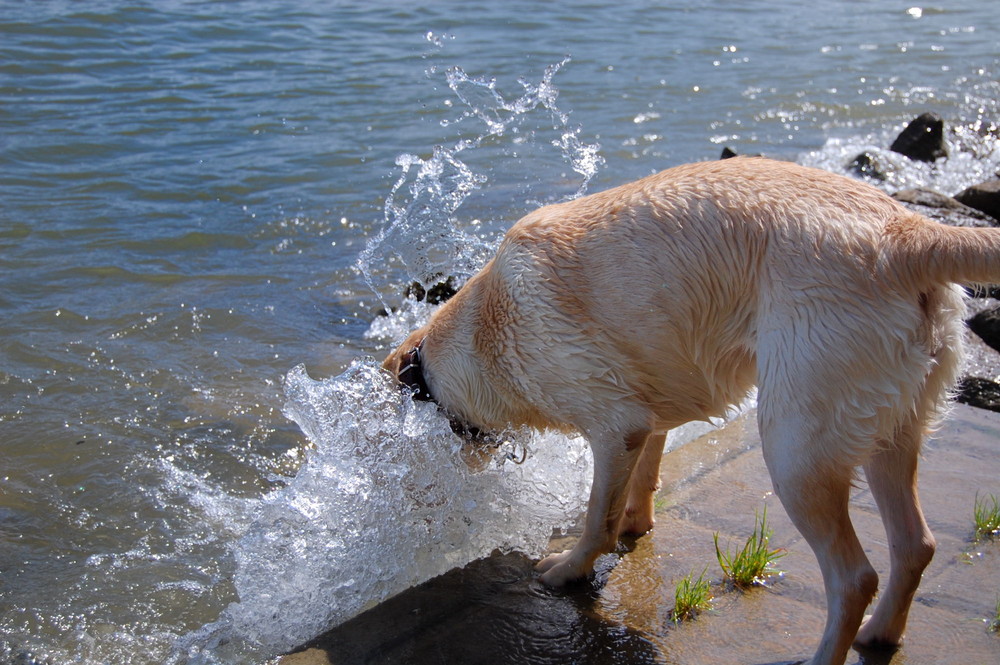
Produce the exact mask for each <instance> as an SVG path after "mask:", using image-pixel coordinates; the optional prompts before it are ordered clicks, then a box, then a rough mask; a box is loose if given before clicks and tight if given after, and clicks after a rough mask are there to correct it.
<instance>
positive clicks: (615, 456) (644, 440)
mask: <svg viewBox="0 0 1000 665" xmlns="http://www.w3.org/2000/svg"><path fill="white" fill-rule="evenodd" d="M995 282H1000V230H993V229H987V230H983V229H958V228H951V227H946V226H943V225H940V224H938V223H936V222H933V221H930V220H928V219H926V218H923V217H921V216H919V215H917V214H915V213H912V212H910V211H908V210H906V209H905V208H903V207H902V206H900V205H899V204H897V203H896V202H895V201H893V200H892V199H891V198H890V197H888V196H886V195H885V194H883V193H882V192H880V191H878V190H876V189H874V188H872V187H869V186H868V185H865V184H863V183H860V182H857V181H854V180H851V179H848V178H844V177H841V176H837V175H833V174H830V173H827V172H824V171H820V170H815V169H810V168H806V167H802V166H797V165H794V164H790V163H783V162H776V161H770V160H765V159H757V158H739V159H732V160H724V161H719V162H713V163H700V164H692V165H686V166H680V167H676V168H673V169H669V170H667V171H664V172H662V173H659V174H656V175H652V176H649V177H647V178H644V179H642V180H639V181H637V182H633V183H630V184H627V185H623V186H621V187H617V188H614V189H611V190H608V191H605V192H601V193H598V194H593V195H590V196H587V197H583V198H580V199H577V200H574V201H570V202H567V203H560V204H556V205H551V206H546V207H543V208H541V209H539V210H536V211H534V212H532V213H530V214H528V215H527V216H525V217H524V218H523V219H521V220H520V221H519V222H517V224H515V225H514V226H513V227H512V228H511V229H510V231H509V232H508V233H507V235H506V237H505V239H504V240H503V242H502V244H501V246H500V248H499V250H498V251H497V254H496V256H495V257H494V258H493V259H492V260H491V261H490V262H489V264H488V265H486V267H485V268H483V270H482V271H481V272H479V273H478V274H477V275H476V276H474V277H473V278H472V279H471V280H470V281H469V282H468V283H467V284H466V285H465V286H464V287H463V288H462V289H461V290H460V291H459V292H458V293H457V295H455V297H454V298H452V299H451V300H450V301H448V302H447V303H446V304H445V305H443V306H442V307H441V308H440V309H439V310H438V311H437V312H436V313H435V314H434V316H433V317H432V318H431V320H430V322H429V323H428V324H427V325H425V326H424V327H422V328H421V329H419V330H417V331H415V332H414V333H413V334H412V335H410V337H409V338H408V339H407V340H406V341H405V342H403V344H402V345H401V346H400V347H399V348H398V349H397V350H396V351H394V352H393V353H392V354H390V355H389V357H388V358H387V359H386V361H385V363H384V366H385V368H386V369H388V370H389V371H390V372H392V373H393V375H398V373H399V371H400V370H401V369H402V365H403V363H404V361H405V359H406V357H407V356H408V354H411V353H412V351H413V349H415V348H418V347H419V350H420V353H419V358H420V361H421V366H420V369H421V371H422V378H423V380H424V381H425V382H426V386H427V388H428V390H429V393H430V394H431V395H432V396H433V399H434V400H436V401H437V402H438V403H439V404H440V405H441V407H442V408H443V409H444V410H446V411H447V412H448V413H449V414H450V416H451V417H453V418H456V419H458V420H460V421H462V422H464V423H467V424H468V425H470V426H474V427H477V428H482V429H492V428H502V427H505V426H509V425H529V426H533V427H538V428H561V429H572V430H577V431H580V432H582V433H583V434H584V435H586V437H587V439H588V441H589V443H590V446H591V448H592V450H593V455H594V463H595V468H594V480H593V486H592V489H591V495H590V502H589V505H588V511H587V517H586V521H585V527H584V530H583V534H582V536H581V537H580V539H579V541H578V542H577V544H576V545H575V546H574V547H573V548H572V549H571V550H567V551H566V552H563V553H561V554H554V555H551V556H548V557H546V558H545V559H543V560H542V561H541V562H539V563H538V566H537V570H538V571H539V572H540V574H541V579H542V581H544V582H545V583H547V584H550V585H553V586H559V585H562V584H565V583H566V582H568V581H570V580H573V579H576V578H580V577H583V576H586V575H587V574H588V573H589V572H590V571H591V569H592V566H593V563H594V560H595V559H596V558H597V557H598V556H599V555H600V554H602V553H605V552H608V551H610V550H611V549H612V548H613V547H614V546H615V544H616V541H617V538H618V536H619V535H620V534H623V533H643V532H645V531H646V530H648V529H650V528H651V527H652V526H653V494H654V492H655V491H656V489H657V487H658V484H659V477H658V476H659V464H660V460H661V457H662V450H663V444H664V439H665V436H666V432H667V431H668V430H670V429H671V428H673V427H676V426H678V425H681V424H683V423H685V422H688V421H691V420H702V419H706V418H708V417H710V416H718V415H721V414H723V413H725V412H726V410H727V409H728V408H729V407H730V406H731V405H733V404H736V403H738V402H740V401H741V400H743V399H744V398H745V397H746V395H747V394H748V391H750V390H751V389H752V387H753V386H754V385H756V386H757V387H758V395H757V402H758V407H757V419H758V424H759V429H760V433H761V438H762V441H763V452H764V457H765V461H766V464H767V468H768V471H769V473H770V475H771V479H772V483H773V485H774V490H775V493H776V495H777V496H778V497H779V499H780V500H781V503H782V505H783V506H784V508H785V510H786V511H787V513H788V515H789V516H790V517H791V519H792V521H793V522H794V524H795V525H796V527H797V528H798V529H799V531H800V532H801V533H802V535H803V536H804V537H805V538H806V540H807V541H808V543H809V545H810V546H811V547H812V549H813V551H814V552H815V554H816V556H817V558H818V560H819V564H820V567H821V569H822V572H823V579H824V585H825V588H826V593H827V623H826V628H825V631H824V633H823V638H822V641H821V643H820V646H819V648H818V650H817V651H816V653H815V654H814V655H813V658H812V659H811V661H810V662H811V663H814V664H817V665H818V664H835V665H839V664H840V663H843V662H844V660H845V658H846V655H847V652H848V650H849V648H850V646H851V644H852V643H858V644H863V645H868V646H877V645H896V644H899V643H900V640H901V639H902V636H903V630H904V626H905V623H906V617H907V612H908V610H909V606H910V602H911V600H912V598H913V595H914V593H915V591H916V588H917V585H918V583H919V580H920V576H921V572H922V571H923V569H924V568H925V567H926V565H927V564H928V563H929V561H930V559H931V557H932V555H933V553H934V546H935V543H934V537H933V536H932V535H931V532H930V530H929V529H928V527H927V524H926V522H925V520H924V517H923V514H922V512H921V509H920V503H919V499H918V497H917V494H916V479H917V458H918V454H919V450H920V446H921V441H922V439H923V436H924V434H925V432H926V430H927V429H928V428H929V427H930V426H931V425H932V424H933V422H934V421H935V419H937V418H939V417H940V416H941V415H942V412H943V410H944V408H945V406H946V403H947V391H948V389H949V387H950V386H951V385H952V384H953V383H954V381H955V379H956V373H957V371H958V368H959V364H960V359H961V354H962V336H963V324H962V317H963V313H964V304H963V299H962V295H961V290H960V289H959V288H958V287H956V286H955V284H956V283H995ZM859 468H861V469H863V472H864V474H865V477H866V478H867V481H868V483H869V486H870V488H871V491H872V493H873V495H874V497H875V500H876V502H877V504H878V507H879V510H880V512H881V515H882V519H883V523H884V525H885V529H886V532H887V535H888V542H889V549H890V553H891V567H890V572H889V580H888V583H887V584H886V586H885V587H884V588H883V589H882V592H881V596H880V599H879V602H878V605H877V607H876V608H875V611H874V613H873V615H872V616H871V617H870V618H868V619H867V620H864V622H863V619H864V616H863V615H864V612H865V608H866V607H867V605H868V603H869V601H870V600H871V599H872V598H873V596H874V594H875V592H876V590H877V588H878V576H877V574H876V572H875V570H874V569H873V568H872V566H871V564H870V563H869V561H868V559H867V557H866V556H865V553H864V551H863V549H862V547H861V544H860V543H859V542H858V538H857V536H856V534H855V531H854V528H853V526H852V524H851V520H850V517H849V516H848V494H849V490H850V487H851V483H852V480H853V479H854V478H855V476H856V474H857V470H858V469H859Z"/></svg>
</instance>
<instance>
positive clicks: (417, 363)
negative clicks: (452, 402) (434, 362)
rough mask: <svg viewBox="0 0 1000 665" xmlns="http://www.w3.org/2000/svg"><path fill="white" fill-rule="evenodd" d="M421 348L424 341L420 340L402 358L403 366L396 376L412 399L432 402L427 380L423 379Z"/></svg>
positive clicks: (432, 397) (432, 398)
mask: <svg viewBox="0 0 1000 665" xmlns="http://www.w3.org/2000/svg"><path fill="white" fill-rule="evenodd" d="M423 348H424V340H420V343H419V344H417V345H416V346H415V347H413V348H412V349H411V350H410V352H409V353H407V354H406V355H405V356H403V366H402V367H401V368H400V370H399V374H397V375H396V376H397V378H398V379H399V382H400V383H402V384H403V385H404V386H406V387H407V388H409V389H410V392H411V393H412V394H413V399H417V400H420V401H422V402H433V401H434V396H433V395H431V389H430V388H428V387H427V379H425V378H424V367H423V357H422V350H423Z"/></svg>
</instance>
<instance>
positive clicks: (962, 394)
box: [955, 376, 1000, 411]
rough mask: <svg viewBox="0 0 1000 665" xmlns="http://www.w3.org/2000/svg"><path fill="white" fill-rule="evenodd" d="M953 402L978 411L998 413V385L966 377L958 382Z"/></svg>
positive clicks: (999, 404) (985, 380)
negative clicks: (975, 408) (985, 410)
mask: <svg viewBox="0 0 1000 665" xmlns="http://www.w3.org/2000/svg"><path fill="white" fill-rule="evenodd" d="M955 400H956V401H957V402H959V403H961V404H968V405H969V406H975V407H978V408H980V409H989V410H990V411H1000V383H997V382H995V381H991V380H989V379H983V378H980V377H978V376H966V377H964V378H963V379H962V380H961V381H959V382H958V387H957V393H956V395H955Z"/></svg>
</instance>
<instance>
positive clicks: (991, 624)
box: [986, 596, 1000, 633]
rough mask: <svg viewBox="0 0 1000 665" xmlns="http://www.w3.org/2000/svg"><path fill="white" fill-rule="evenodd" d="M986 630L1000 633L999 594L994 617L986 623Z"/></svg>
mask: <svg viewBox="0 0 1000 665" xmlns="http://www.w3.org/2000/svg"><path fill="white" fill-rule="evenodd" d="M986 630H988V631H989V632H991V633H1000V596H997V606H996V609H995V610H993V618H991V619H990V620H989V621H988V622H987V624H986Z"/></svg>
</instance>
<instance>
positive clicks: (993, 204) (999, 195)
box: [955, 178, 1000, 220]
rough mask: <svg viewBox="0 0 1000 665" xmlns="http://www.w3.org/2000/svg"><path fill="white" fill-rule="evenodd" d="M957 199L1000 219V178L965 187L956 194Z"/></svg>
mask: <svg viewBox="0 0 1000 665" xmlns="http://www.w3.org/2000/svg"><path fill="white" fill-rule="evenodd" d="M955 200H956V201H958V202H959V203H963V204H965V205H967V206H969V207H970V208H975V209H976V210H979V211H981V212H984V213H986V214H987V215H989V216H990V217H992V218H993V219H996V220H1000V178H994V179H992V180H987V181H986V182H981V183H979V184H978V185H973V186H972V187H969V188H967V189H964V190H962V191H961V192H959V193H958V194H956V195H955Z"/></svg>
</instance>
